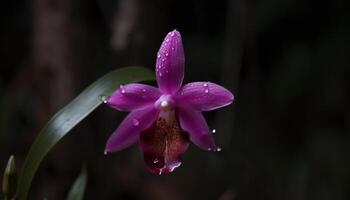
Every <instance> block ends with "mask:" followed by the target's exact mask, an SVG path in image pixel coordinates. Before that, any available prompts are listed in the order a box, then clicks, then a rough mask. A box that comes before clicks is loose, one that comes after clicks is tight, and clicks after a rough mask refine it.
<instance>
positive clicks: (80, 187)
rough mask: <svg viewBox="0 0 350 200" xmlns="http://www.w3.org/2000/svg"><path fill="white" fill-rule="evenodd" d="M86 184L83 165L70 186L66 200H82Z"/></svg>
mask: <svg viewBox="0 0 350 200" xmlns="http://www.w3.org/2000/svg"><path fill="white" fill-rule="evenodd" d="M86 182H87V173H86V167H85V165H83V168H82V169H81V172H80V175H79V176H78V178H77V179H76V180H75V181H74V184H73V185H72V187H71V189H70V191H69V193H68V196H67V200H82V199H83V198H84V193H85V188H86Z"/></svg>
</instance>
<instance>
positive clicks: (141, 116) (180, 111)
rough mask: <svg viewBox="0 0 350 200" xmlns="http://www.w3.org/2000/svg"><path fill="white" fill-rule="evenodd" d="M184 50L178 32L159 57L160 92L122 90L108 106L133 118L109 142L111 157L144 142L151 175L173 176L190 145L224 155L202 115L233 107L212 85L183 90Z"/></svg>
mask: <svg viewBox="0 0 350 200" xmlns="http://www.w3.org/2000/svg"><path fill="white" fill-rule="evenodd" d="M184 64H185V57H184V50H183V46H182V39H181V35H180V33H179V32H178V31H177V30H176V29H175V30H174V31H172V32H169V33H168V34H167V36H166V37H165V39H164V41H163V43H162V45H161V47H160V49H159V51H158V54H157V61H156V78H157V83H158V88H156V87H153V86H150V85H144V84H139V83H132V84H127V85H121V86H120V88H119V89H118V90H116V91H115V92H114V93H113V94H112V95H111V97H109V98H108V99H107V100H106V101H105V103H107V104H108V105H110V106H111V107H113V108H115V109H117V110H120V111H128V112H130V113H129V114H128V115H127V117H126V118H125V119H124V120H123V121H122V123H121V124H120V125H119V127H118V128H117V130H116V131H115V132H114V133H113V134H112V135H111V136H110V138H109V139H108V141H107V144H106V148H105V153H108V152H116V151H120V150H122V149H124V148H126V147H128V146H130V145H132V144H133V143H135V142H136V141H139V145H140V149H141V151H142V152H143V156H144V161H145V164H146V166H147V167H148V169H149V170H150V171H151V172H154V173H158V174H163V173H170V172H172V171H173V170H174V169H175V168H177V167H179V166H180V165H181V162H182V161H181V155H182V154H183V153H184V152H185V151H186V150H187V148H188V146H189V141H191V142H193V143H194V144H196V145H197V146H198V147H200V148H201V149H203V150H207V151H210V150H212V151H219V150H220V148H218V147H217V146H216V145H215V143H214V140H213V137H212V135H211V132H210V129H209V127H208V125H207V123H206V121H205V119H204V117H203V115H202V112H203V111H210V110H214V109H217V108H220V107H223V106H227V105H229V104H231V103H232V101H233V95H232V93H231V92H230V91H228V90H227V89H225V88H223V87H221V86H219V85H216V84H214V83H210V82H193V83H189V84H186V85H183V86H182V81H183V78H184Z"/></svg>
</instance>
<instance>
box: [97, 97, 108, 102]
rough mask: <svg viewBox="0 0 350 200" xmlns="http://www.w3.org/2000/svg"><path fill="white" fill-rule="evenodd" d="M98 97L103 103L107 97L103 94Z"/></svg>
mask: <svg viewBox="0 0 350 200" xmlns="http://www.w3.org/2000/svg"><path fill="white" fill-rule="evenodd" d="M99 98H100V100H101V101H102V102H103V103H107V97H106V96H105V95H100V96H99Z"/></svg>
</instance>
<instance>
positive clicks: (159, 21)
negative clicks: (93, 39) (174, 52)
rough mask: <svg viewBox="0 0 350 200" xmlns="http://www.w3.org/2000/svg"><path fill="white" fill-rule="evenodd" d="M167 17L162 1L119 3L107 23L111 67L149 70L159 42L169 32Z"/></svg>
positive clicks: (124, 1)
mask: <svg viewBox="0 0 350 200" xmlns="http://www.w3.org/2000/svg"><path fill="white" fill-rule="evenodd" d="M167 14H168V11H167V2H166V1H162V0H149V1H143V0H119V1H118V6H117V9H116V10H115V12H114V13H113V15H112V18H111V22H110V23H109V24H110V26H111V33H112V35H111V41H110V45H111V50H112V51H113V52H114V53H115V56H114V57H115V58H114V65H116V66H125V65H135V64H136V65H139V64H142V65H146V66H149V67H152V68H153V67H154V65H155V59H156V51H157V50H158V48H159V46H160V43H161V40H162V38H164V37H165V34H166V33H167V32H168V31H170V30H168V29H167V27H166V24H168V18H169V17H168V16H167Z"/></svg>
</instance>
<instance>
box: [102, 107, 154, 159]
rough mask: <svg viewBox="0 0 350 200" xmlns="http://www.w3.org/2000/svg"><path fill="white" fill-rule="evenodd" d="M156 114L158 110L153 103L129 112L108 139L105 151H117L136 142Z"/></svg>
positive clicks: (152, 121)
mask: <svg viewBox="0 0 350 200" xmlns="http://www.w3.org/2000/svg"><path fill="white" fill-rule="evenodd" d="M157 116H158V110H157V109H156V108H154V106H153V105H152V106H149V107H146V108H143V109H140V110H134V111H132V112H130V113H129V114H128V116H127V117H126V118H125V119H124V120H123V121H122V123H120V124H119V127H118V128H117V130H115V131H114V133H113V134H112V135H111V137H110V138H109V139H108V141H107V144H106V148H105V152H106V153H107V152H114V151H119V150H122V149H124V148H126V147H128V146H130V145H131V144H133V143H134V142H136V141H137V140H138V139H139V134H140V133H141V131H143V130H145V129H147V128H149V127H150V126H151V125H152V124H153V123H154V121H155V120H156V118H157Z"/></svg>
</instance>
